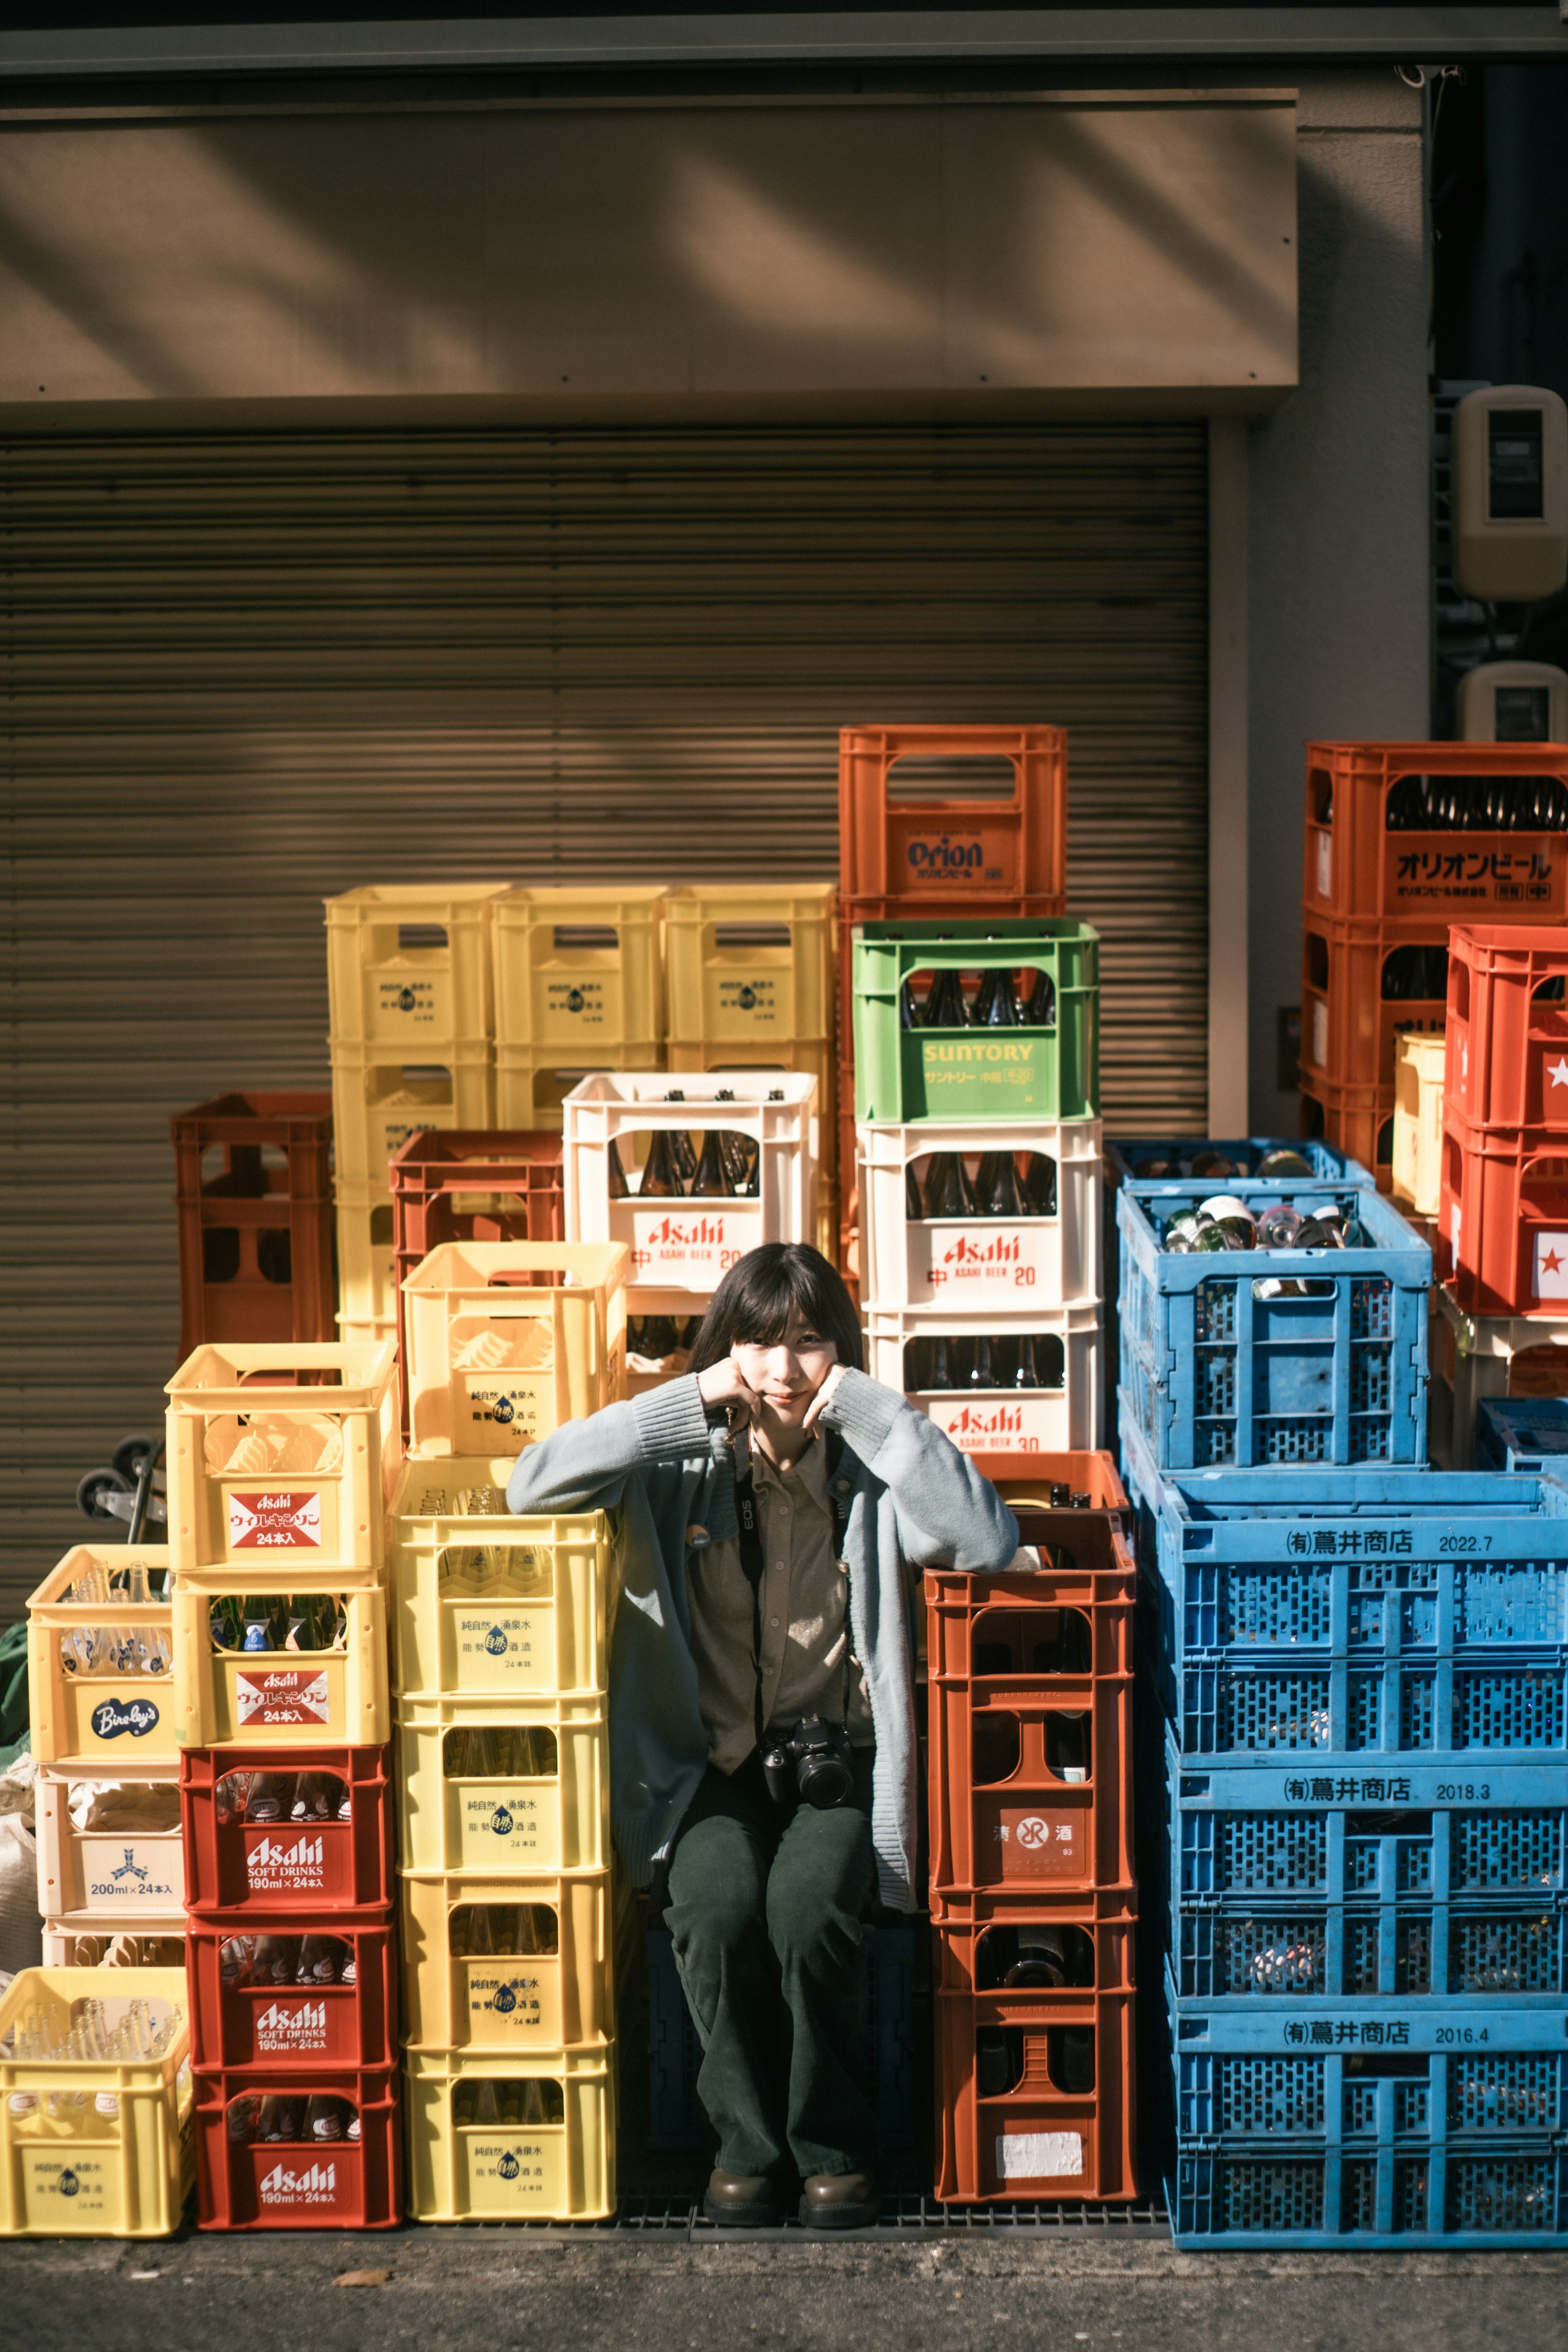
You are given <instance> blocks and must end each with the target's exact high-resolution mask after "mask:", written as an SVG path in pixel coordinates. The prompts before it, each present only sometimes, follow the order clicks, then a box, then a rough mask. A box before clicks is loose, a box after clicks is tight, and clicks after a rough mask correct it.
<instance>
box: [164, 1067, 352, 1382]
mask: <svg viewBox="0 0 1568 2352" xmlns="http://www.w3.org/2000/svg"><path fill="white" fill-rule="evenodd" d="M169 1134H170V1138H171V1140H172V1141H173V1144H174V1206H175V1212H176V1215H177V1219H178V1231H179V1250H180V1357H181V1360H182V1361H183V1360H184V1358H185V1357H186V1356H188V1355H190V1354H191V1353H192V1352H193V1350H194V1349H196V1348H199V1347H200V1346H201V1345H202V1344H203V1342H204V1341H205V1340H209V1339H210V1340H226V1339H241V1340H249V1339H257V1340H266V1339H273V1340H284V1341H288V1340H295V1339H334V1338H335V1337H336V1333H335V1331H334V1328H333V1324H332V1317H333V1314H334V1312H335V1308H336V1304H337V1299H336V1293H337V1276H336V1274H335V1272H334V1266H333V1253H332V1242H333V1234H332V1188H331V1154H332V1098H331V1095H330V1094H249V1093H235V1094H227V1095H217V1096H215V1097H214V1098H213V1099H212V1101H210V1102H205V1103H198V1104H197V1105H196V1107H195V1109H194V1110H188V1111H180V1112H177V1113H176V1115H175V1116H174V1118H171V1120H170V1121H169Z"/></svg>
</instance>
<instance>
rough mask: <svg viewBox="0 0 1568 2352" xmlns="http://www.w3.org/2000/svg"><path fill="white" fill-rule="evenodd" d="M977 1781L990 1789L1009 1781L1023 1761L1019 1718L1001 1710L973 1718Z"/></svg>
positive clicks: (1022, 1743) (975, 1777)
mask: <svg viewBox="0 0 1568 2352" xmlns="http://www.w3.org/2000/svg"><path fill="white" fill-rule="evenodd" d="M973 1743H974V1779H975V1782H976V1785H977V1786H985V1787H989V1786H992V1785H994V1783H995V1782H996V1781H998V1780H1011V1779H1012V1777H1013V1775H1014V1773H1015V1772H1016V1770H1017V1769H1018V1766H1019V1764H1020V1763H1021V1762H1022V1760H1023V1755H1024V1736H1023V1732H1022V1729H1021V1728H1020V1726H1019V1722H1018V1718H1017V1717H1016V1715H1006V1714H1004V1713H1002V1712H1000V1711H998V1712H996V1713H990V1712H987V1713H985V1714H984V1715H977V1716H976V1717H975V1718H974V1729H973Z"/></svg>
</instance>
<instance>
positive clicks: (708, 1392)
mask: <svg viewBox="0 0 1568 2352" xmlns="http://www.w3.org/2000/svg"><path fill="white" fill-rule="evenodd" d="M697 1393H698V1395H699V1396H700V1398H701V1400H702V1402H703V1403H704V1404H705V1405H707V1406H709V1407H710V1408H711V1407H712V1406H714V1405H722V1406H723V1407H724V1408H725V1410H726V1412H728V1413H729V1414H730V1418H731V1422H732V1421H733V1420H734V1414H735V1407H736V1406H737V1405H738V1406H739V1407H740V1409H741V1411H742V1413H743V1414H744V1415H745V1418H746V1420H747V1422H748V1423H750V1424H751V1425H752V1427H753V1428H754V1427H755V1426H756V1424H757V1423H758V1422H759V1421H760V1420H761V1418H762V1412H763V1401H762V1398H761V1397H760V1396H759V1395H758V1394H757V1392H756V1391H755V1389H753V1388H748V1387H747V1385H746V1382H745V1381H744V1379H743V1378H742V1372H741V1367H740V1366H739V1364H737V1363H736V1361H735V1360H734V1358H733V1357H732V1356H726V1357H725V1358H724V1359H723V1361H722V1362H721V1363H717V1364H710V1365H709V1367H708V1369H707V1370H706V1371H705V1372H699V1373H698V1375H697Z"/></svg>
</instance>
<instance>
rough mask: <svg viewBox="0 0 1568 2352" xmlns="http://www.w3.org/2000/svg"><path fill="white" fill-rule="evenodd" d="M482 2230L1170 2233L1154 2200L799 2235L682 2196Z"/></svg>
mask: <svg viewBox="0 0 1568 2352" xmlns="http://www.w3.org/2000/svg"><path fill="white" fill-rule="evenodd" d="M469 2226H470V2227H473V2228H479V2229H482V2230H486V2231H489V2230H519V2229H521V2230H530V2231H542V2230H543V2231H556V2232H558V2233H559V2234H561V2235H563V2236H564V2237H570V2238H581V2237H584V2236H587V2237H594V2236H604V2235H605V2234H606V2233H610V2234H618V2233H622V2232H625V2231H658V2232H659V2233H661V2234H675V2233H679V2234H681V2235H683V2236H685V2237H689V2238H696V2237H701V2238H704V2239H712V2240H716V2241H722V2240H725V2239H729V2238H733V2239H734V2240H735V2241H736V2242H744V2243H753V2244H754V2243H755V2242H757V2240H759V2239H768V2240H775V2239H780V2238H798V2239H800V2240H801V2241H802V2242H806V2241H809V2242H812V2243H816V2242H818V2241H822V2240H826V2239H828V2238H832V2237H838V2236H843V2237H854V2238H858V2239H860V2240H865V2239H868V2238H908V2237H912V2236H921V2235H927V2236H934V2237H952V2235H953V2234H954V2232H963V2231H981V2232H985V2231H991V2232H994V2231H998V2230H1014V2231H1017V2230H1129V2229H1143V2230H1162V2231H1168V2230H1169V2228H1170V2215H1169V2213H1168V2212H1167V2211H1166V2209H1165V2204H1164V2200H1163V2199H1162V2198H1152V2197H1143V2198H1137V2199H1134V2200H1131V2202H1129V2203H1128V2204H1125V2205H1099V2204H1092V2203H1089V2202H1087V2201H1086V2202H1081V2203H1080V2202H1076V2201H1068V2200H1063V2201H1061V2202H1059V2203H1047V2202H1041V2203H1037V2204H1016V2205H939V2204H938V2203H937V2201H936V2200H935V2198H934V2197H918V2196H904V2197H896V2196H887V2197H884V2198H883V2200H882V2211H881V2217H880V2219H879V2221H877V2222H876V2223H875V2224H874V2225H873V2226H872V2227H871V2228H870V2229H868V2230H855V2231H819V2230H804V2229H802V2227H801V2225H800V2223H799V2222H798V2221H787V2222H785V2223H784V2226H783V2227H782V2228H780V2229H777V2230H729V2229H720V2228H718V2227H717V2226H716V2225H715V2224H714V2223H713V2222H711V2221H707V2220H706V2219H705V2218H704V2216H703V2212H702V2208H701V2205H700V2203H693V2202H692V2201H691V2200H690V2199H689V2198H684V2197H669V2198H659V2197H625V2198H623V2199H622V2200H621V2205H620V2210H619V2211H618V2212H617V2213H616V2214H615V2215H614V2217H613V2218H612V2219H611V2220H609V2221H580V2222H575V2223H571V2224H566V2223H562V2222H558V2221H489V2222H479V2223H471V2224H469Z"/></svg>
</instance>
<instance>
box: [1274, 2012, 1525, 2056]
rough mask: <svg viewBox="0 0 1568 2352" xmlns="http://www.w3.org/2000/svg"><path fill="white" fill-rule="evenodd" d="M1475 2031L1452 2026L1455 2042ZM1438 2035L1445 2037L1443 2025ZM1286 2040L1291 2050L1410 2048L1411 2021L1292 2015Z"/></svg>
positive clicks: (1393, 2018) (1483, 2037)
mask: <svg viewBox="0 0 1568 2352" xmlns="http://www.w3.org/2000/svg"><path fill="white" fill-rule="evenodd" d="M1472 2030H1473V2029H1471V2028H1469V2027H1467V2026H1463V2025H1459V2026H1457V2027H1455V2028H1453V2029H1451V2031H1452V2032H1453V2038H1454V2040H1455V2041H1456V2042H1460V2041H1464V2042H1468V2040H1469V2039H1470V2033H1471V2031H1472ZM1437 2038H1438V2040H1439V2041H1442V2040H1443V2039H1444V2038H1445V2036H1444V2032H1443V2030H1442V2029H1441V2028H1439V2029H1438V2035H1437ZM1481 2038H1482V2040H1483V2041H1484V2040H1485V2038H1486V2037H1485V2035H1484V2034H1483V2035H1482V2037H1481ZM1283 2039H1284V2041H1285V2042H1286V2044H1287V2045H1288V2046H1289V2048H1291V2049H1301V2048H1309V2049H1310V2048H1312V2047H1314V2046H1315V2047H1316V2048H1318V2049H1320V2050H1332V2049H1334V2048H1336V2047H1338V2048H1341V2049H1343V2048H1348V2047H1349V2046H1350V2045H1351V2044H1352V2042H1359V2043H1360V2044H1361V2046H1362V2047H1363V2049H1376V2050H1408V2049H1409V2047H1410V2023H1409V2020H1408V2019H1407V2018H1403V2017H1379V2018H1354V2017H1313V2018H1292V2019H1291V2020H1290V2021H1289V2022H1288V2023H1287V2025H1286V2027H1285V2031H1284V2035H1283Z"/></svg>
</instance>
